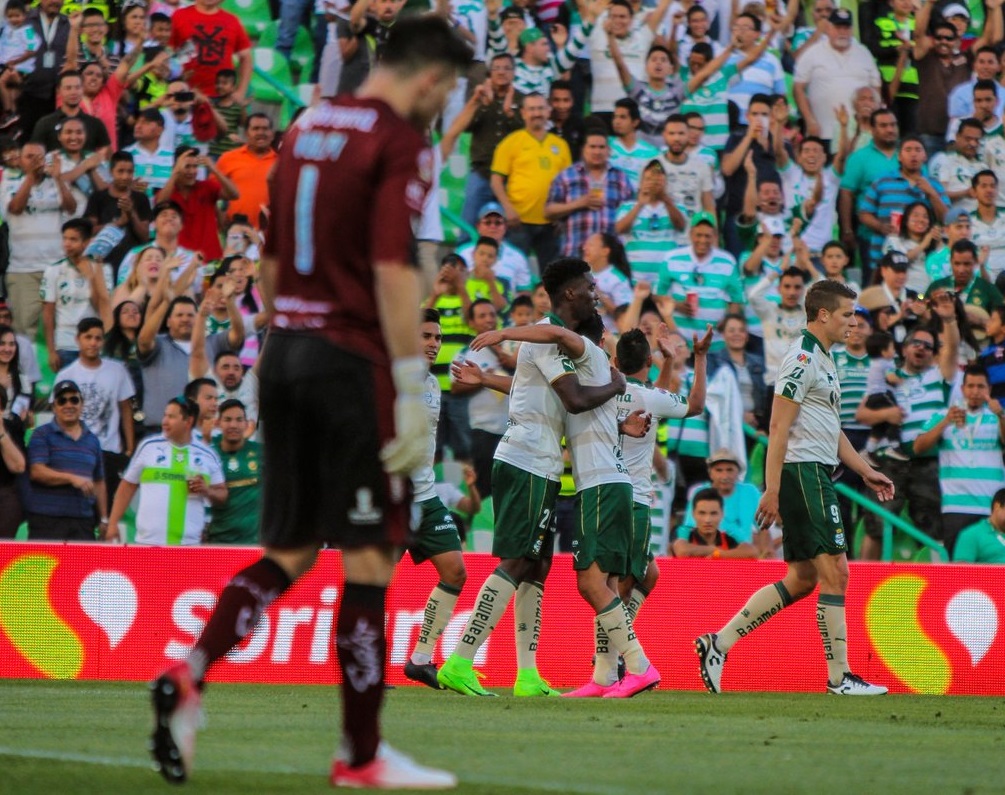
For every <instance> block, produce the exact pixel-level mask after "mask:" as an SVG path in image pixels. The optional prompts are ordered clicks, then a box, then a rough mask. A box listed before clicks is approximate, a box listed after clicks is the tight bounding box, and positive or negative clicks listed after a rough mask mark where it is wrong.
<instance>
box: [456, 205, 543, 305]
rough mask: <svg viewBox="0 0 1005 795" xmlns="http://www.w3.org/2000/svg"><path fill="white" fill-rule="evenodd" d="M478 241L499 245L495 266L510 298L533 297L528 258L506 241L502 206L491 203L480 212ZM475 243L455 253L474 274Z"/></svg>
mask: <svg viewBox="0 0 1005 795" xmlns="http://www.w3.org/2000/svg"><path fill="white" fill-rule="evenodd" d="M475 231H476V232H477V233H478V237H490V238H492V239H493V240H495V241H496V242H497V243H498V244H499V256H498V258H497V259H496V263H495V265H494V266H493V270H494V272H495V276H496V279H498V280H499V281H501V282H502V283H503V285H504V286H505V287H506V292H507V293H508V294H509V295H516V294H518V293H529V292H530V291H531V289H533V277H532V276H531V274H530V266H529V265H528V263H527V257H526V256H524V253H523V252H522V251H520V249H518V248H517V247H516V246H514V245H511V244H510V243H508V242H507V241H506V239H505V238H506V216H505V215H504V214H503V208H502V205H501V204H499V203H498V202H489V203H488V204H486V205H484V206H483V207H482V208H481V210H479V211H478V223H477V224H476V226H475ZM474 252H475V241H474V240H471V241H468V242H467V243H464V244H463V245H460V246H458V247H457V249H456V251H455V252H454V253H456V254H457V256H459V257H460V258H461V259H463V260H464V262H465V264H466V265H467V266H468V271H469V272H470V271H471V270H472V269H473V268H474V266H475V260H474Z"/></svg>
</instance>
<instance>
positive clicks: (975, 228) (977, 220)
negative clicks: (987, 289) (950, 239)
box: [970, 207, 1005, 283]
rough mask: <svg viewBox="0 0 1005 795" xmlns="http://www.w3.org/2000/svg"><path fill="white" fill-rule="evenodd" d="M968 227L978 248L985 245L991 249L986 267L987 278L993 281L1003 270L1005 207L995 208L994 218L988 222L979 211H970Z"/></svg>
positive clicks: (1004, 264)
mask: <svg viewBox="0 0 1005 795" xmlns="http://www.w3.org/2000/svg"><path fill="white" fill-rule="evenodd" d="M970 229H971V232H972V233H973V238H972V239H973V241H974V244H975V245H976V246H977V247H978V248H984V246H987V247H988V248H989V249H991V253H990V254H989V255H988V261H987V269H988V280H989V281H991V282H992V283H994V281H995V279H997V278H998V274H999V273H1002V272H1003V271H1005V207H998V208H996V209H995V217H994V220H992V221H991V222H990V223H988V222H986V221H984V220H983V219H982V218H981V216H980V214H979V213H976V212H974V213H971V215H970Z"/></svg>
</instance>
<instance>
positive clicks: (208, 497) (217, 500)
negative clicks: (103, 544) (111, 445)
mask: <svg viewBox="0 0 1005 795" xmlns="http://www.w3.org/2000/svg"><path fill="white" fill-rule="evenodd" d="M198 415H199V407H198V406H196V405H195V403H193V402H192V401H191V400H188V399H186V398H185V397H184V396H183V395H178V396H176V397H173V398H171V400H169V401H168V402H167V405H166V406H165V407H164V411H163V413H162V420H161V423H160V433H158V434H156V435H153V436H148V437H147V438H146V439H144V440H143V441H142V442H140V445H139V447H137V448H136V454H135V455H134V456H133V457H132V460H131V461H130V462H129V466H127V467H126V471H125V472H124V473H123V474H122V482H121V483H120V484H119V491H118V493H117V494H116V495H115V502H114V503H113V505H112V511H111V515H110V516H109V518H108V529H107V532H106V533H105V535H104V540H105V541H110V542H113V543H114V542H121V541H124V540H125V539H124V538H123V532H122V527H121V522H122V517H123V516H124V515H125V512H126V509H127V508H128V507H129V504H130V502H132V499H133V497H134V496H135V495H136V492H137V490H138V491H139V503H138V505H137V508H136V543H137V544H145V545H149V546H179V545H180V546H192V545H196V544H200V543H202V540H203V533H204V532H205V529H206V507H205V504H206V502H208V503H209V505H210V507H211V508H217V507H220V506H222V505H224V504H225V503H226V502H227V483H226V480H225V478H224V474H223V466H222V465H221V464H220V459H219V458H218V457H217V454H216V451H214V450H213V448H212V447H210V446H209V444H208V443H206V444H203V443H202V442H198V441H195V440H194V439H193V438H192V428H193V426H194V425H195V421H196V417H197V416H198Z"/></svg>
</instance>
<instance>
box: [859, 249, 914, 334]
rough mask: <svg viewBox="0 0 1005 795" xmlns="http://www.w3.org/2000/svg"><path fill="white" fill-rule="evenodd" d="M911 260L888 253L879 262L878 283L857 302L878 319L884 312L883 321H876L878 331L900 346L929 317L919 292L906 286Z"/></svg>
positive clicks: (895, 252)
mask: <svg viewBox="0 0 1005 795" xmlns="http://www.w3.org/2000/svg"><path fill="white" fill-rule="evenodd" d="M910 267H911V261H910V260H909V259H908V258H907V256H906V255H905V254H903V253H901V252H899V251H889V252H887V253H886V254H884V255H883V256H882V257H881V258H880V260H879V268H878V269H877V271H876V274H875V282H876V283H875V284H873V285H872V286H871V287H867V288H866V289H864V290H863V291H862V295H860V296H859V299H858V302H859V304H860V305H861V306H864V307H865V308H866V309H868V310H869V311H870V312H872V313H873V316H874V317H875V316H876V314H877V313H883V314H884V315H885V317H884V318H883V320H882V322H877V324H876V325H877V329H876V330H877V331H887V332H889V333H890V334H892V335H893V337H894V339H895V340H896V341H897V342H898V343H901V342H903V341H904V338H905V337H907V334H908V332H909V331H910V330H911V329H913V328H914V327H915V326H917V325H918V323H920V322H921V321H922V320H923V319H925V318H926V317H927V314H928V311H927V308H926V307H925V303H924V301H922V300H921V299H920V298H919V296H918V293H916V292H915V291H914V290H910V289H908V287H907V271H908V268H910Z"/></svg>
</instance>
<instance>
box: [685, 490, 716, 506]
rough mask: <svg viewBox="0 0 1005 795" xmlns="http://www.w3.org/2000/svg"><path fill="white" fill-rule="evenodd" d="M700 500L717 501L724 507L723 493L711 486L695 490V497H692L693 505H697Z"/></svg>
mask: <svg viewBox="0 0 1005 795" xmlns="http://www.w3.org/2000/svg"><path fill="white" fill-rule="evenodd" d="M699 502H717V503H719V507H720V508H722V507H723V499H722V495H721V494H720V493H719V492H717V491H716V490H715V489H713V488H711V487H709V488H707V489H699V490H698V491H696V492H695V494H694V497H692V498H691V505H692V506H695V505H697V504H698V503H699Z"/></svg>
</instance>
